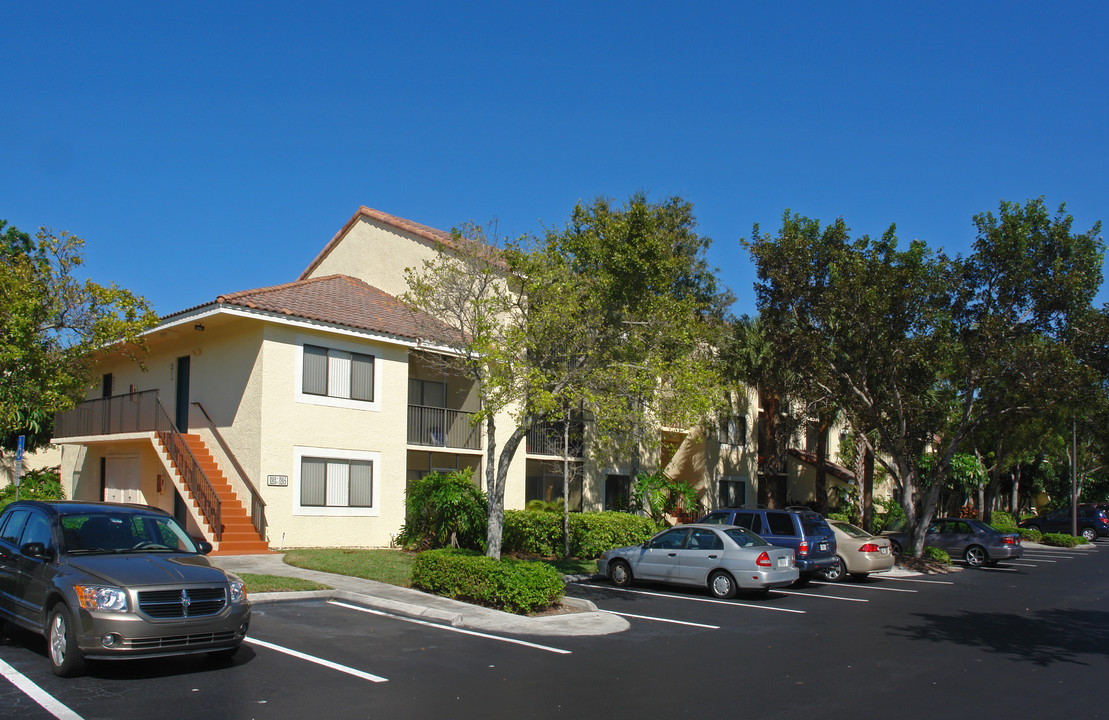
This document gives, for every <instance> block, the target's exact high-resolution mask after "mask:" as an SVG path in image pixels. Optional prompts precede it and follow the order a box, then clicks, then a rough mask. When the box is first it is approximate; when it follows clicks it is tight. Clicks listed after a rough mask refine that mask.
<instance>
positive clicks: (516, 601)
mask: <svg viewBox="0 0 1109 720" xmlns="http://www.w3.org/2000/svg"><path fill="white" fill-rule="evenodd" d="M412 586H413V587H416V588H419V589H421V590H426V591H427V592H430V593H434V594H436V595H442V596H444V597H449V598H453V599H455V600H462V601H464V602H468V603H473V604H475V605H484V606H486V607H492V608H497V609H499V610H507V611H508V612H513V613H517V614H520V615H524V614H527V613H529V612H533V611H535V610H540V609H543V608H548V607H550V606H552V605H554V604H556V603H558V602H559V601H560V600H561V599H562V594H563V591H564V590H565V585H564V584H563V582H562V576H561V575H560V574H559V573H558V571H557V570H555V569H554V568H553V567H551V566H550V565H547V564H546V563H540V562H524V561H521V560H513V559H511V558H503V559H501V560H494V559H493V558H489V557H485V556H484V555H481V554H479V553H476V552H474V551H472V550H454V549H449V548H446V549H441V550H428V551H426V552H422V553H420V554H419V555H417V556H416V561H415V563H413V565H412Z"/></svg>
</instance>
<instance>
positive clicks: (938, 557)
mask: <svg viewBox="0 0 1109 720" xmlns="http://www.w3.org/2000/svg"><path fill="white" fill-rule="evenodd" d="M921 557H923V558H924V559H926V560H935V561H936V562H941V563H943V564H944V565H950V564H951V556H950V555H948V554H947V551H946V550H942V549H940V548H938V547H933V546H931V545H925V546H924V553H923V554H922V555H921Z"/></svg>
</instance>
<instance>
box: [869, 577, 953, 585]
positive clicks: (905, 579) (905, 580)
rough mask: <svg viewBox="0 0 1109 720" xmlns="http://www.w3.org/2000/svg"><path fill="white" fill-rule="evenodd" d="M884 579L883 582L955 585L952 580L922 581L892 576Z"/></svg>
mask: <svg viewBox="0 0 1109 720" xmlns="http://www.w3.org/2000/svg"><path fill="white" fill-rule="evenodd" d="M882 579H883V580H896V581H897V582H915V583H927V584H928V585H954V584H955V583H953V582H951V581H950V580H921V579H919V578H907V577H897V576H896V575H892V576H890V577H884V578H882Z"/></svg>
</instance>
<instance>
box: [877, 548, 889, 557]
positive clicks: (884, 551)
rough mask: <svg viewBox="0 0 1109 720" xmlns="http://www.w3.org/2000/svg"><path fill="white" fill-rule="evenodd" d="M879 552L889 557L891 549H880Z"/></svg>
mask: <svg viewBox="0 0 1109 720" xmlns="http://www.w3.org/2000/svg"><path fill="white" fill-rule="evenodd" d="M879 552H881V553H882V554H883V555H889V554H890V549H889V548H888V547H883V548H880V549H879Z"/></svg>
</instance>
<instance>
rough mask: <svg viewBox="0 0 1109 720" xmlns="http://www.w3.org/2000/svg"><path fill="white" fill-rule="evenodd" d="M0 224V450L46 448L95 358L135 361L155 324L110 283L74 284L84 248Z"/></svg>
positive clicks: (65, 238) (64, 236)
mask: <svg viewBox="0 0 1109 720" xmlns="http://www.w3.org/2000/svg"><path fill="white" fill-rule="evenodd" d="M5 226H7V222H6V221H3V220H0V233H2V234H0V259H2V260H3V263H2V264H0V327H2V332H0V444H2V445H3V447H5V448H9V449H11V448H13V447H14V446H15V442H16V437H17V436H18V435H21V434H22V435H26V436H27V440H28V442H27V449H28V450H34V449H35V448H37V447H40V446H42V445H45V444H46V443H47V442H49V440H50V437H51V435H52V432H53V415H54V413H55V412H56V411H59V410H66V409H69V408H71V407H72V406H73V405H74V404H75V403H76V402H77V401H78V400H79V399H80V398H81V397H82V396H83V395H84V393H85V391H86V390H87V389H88V387H89V386H90V385H91V384H92V383H93V374H92V359H93V355H94V353H96V352H98V351H103V350H105V349H108V348H112V349H114V350H117V351H118V352H120V353H121V354H122V355H124V356H125V357H129V358H131V359H134V360H139V358H140V355H141V353H142V352H143V351H144V349H145V348H144V346H143V343H142V333H143V332H144V331H145V330H146V329H148V328H150V327H152V326H153V325H154V324H155V323H156V322H157V316H156V315H155V314H154V312H153V310H151V308H150V305H149V303H147V301H146V300H145V299H143V298H142V297H140V296H137V295H134V294H133V293H131V292H130V291H128V290H124V289H122V288H120V287H118V286H117V285H116V284H115V283H112V284H110V285H108V286H103V285H99V284H97V283H95V282H93V281H91V280H84V281H82V280H80V279H78V278H77V277H76V275H77V273H78V271H79V269H80V267H81V266H82V264H83V262H84V261H83V258H82V256H81V250H82V248H83V247H84V241H83V240H81V239H80V238H78V237H75V236H73V235H71V234H69V233H68V232H64V231H63V232H62V233H61V234H59V235H55V234H54V233H52V232H51V231H49V230H47V229H45V228H42V229H40V230H39V231H38V233H37V234H36V235H35V237H34V238H33V239H32V238H31V236H30V235H29V234H27V233H24V232H20V231H19V230H17V229H16V228H14V227H10V226H9V227H7V228H6V229H5Z"/></svg>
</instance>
